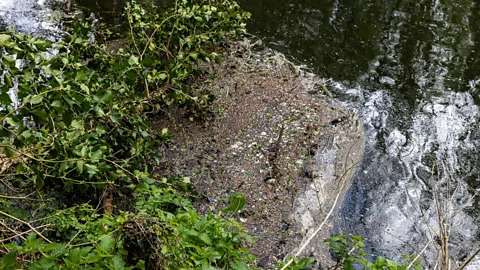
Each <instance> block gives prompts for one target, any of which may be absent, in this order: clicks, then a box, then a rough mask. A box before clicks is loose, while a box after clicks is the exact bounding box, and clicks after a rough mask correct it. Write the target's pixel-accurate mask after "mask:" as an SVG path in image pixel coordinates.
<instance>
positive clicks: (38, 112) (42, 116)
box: [32, 108, 48, 122]
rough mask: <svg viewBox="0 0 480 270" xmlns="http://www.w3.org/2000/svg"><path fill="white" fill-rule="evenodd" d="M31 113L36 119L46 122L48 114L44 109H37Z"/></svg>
mask: <svg viewBox="0 0 480 270" xmlns="http://www.w3.org/2000/svg"><path fill="white" fill-rule="evenodd" d="M32 113H33V114H34V115H35V116H37V117H38V119H39V120H41V121H43V122H48V114H47V112H46V111H45V109H44V108H37V109H34V110H32Z"/></svg>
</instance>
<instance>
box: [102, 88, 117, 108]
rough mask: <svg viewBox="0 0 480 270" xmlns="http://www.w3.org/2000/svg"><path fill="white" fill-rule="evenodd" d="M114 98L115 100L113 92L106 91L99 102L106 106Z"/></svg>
mask: <svg viewBox="0 0 480 270" xmlns="http://www.w3.org/2000/svg"><path fill="white" fill-rule="evenodd" d="M114 98H115V93H113V91H107V92H105V94H104V95H103V96H102V98H100V102H102V103H104V104H107V105H108V104H110V103H112V101H113V99H114Z"/></svg>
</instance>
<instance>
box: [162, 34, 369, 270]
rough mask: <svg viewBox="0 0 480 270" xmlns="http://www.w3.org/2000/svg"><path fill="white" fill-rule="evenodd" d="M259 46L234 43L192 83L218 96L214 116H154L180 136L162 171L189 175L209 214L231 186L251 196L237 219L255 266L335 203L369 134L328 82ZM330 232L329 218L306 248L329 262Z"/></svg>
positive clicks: (289, 248) (300, 236)
mask: <svg viewBox="0 0 480 270" xmlns="http://www.w3.org/2000/svg"><path fill="white" fill-rule="evenodd" d="M252 46H253V45H251V44H250V42H249V41H243V42H240V43H237V44H235V45H232V46H231V48H229V49H227V50H226V53H225V54H224V55H223V59H222V63H221V64H220V65H210V64H208V65H204V66H203V68H204V69H205V70H206V71H207V74H208V76H207V78H205V79H204V80H202V82H200V83H197V84H196V85H195V87H198V88H202V89H209V90H211V91H212V92H213V94H214V95H215V96H216V98H217V99H216V101H215V103H214V106H213V109H212V111H214V112H215V113H214V114H213V115H214V116H212V117H210V118H209V119H207V120H205V119H203V120H197V119H195V117H194V116H192V115H190V114H188V113H187V112H186V111H184V110H183V109H180V108H176V109H175V108H172V110H169V111H168V113H167V112H166V113H165V115H162V116H159V117H158V118H157V119H156V122H155V125H156V126H157V127H158V128H159V129H160V128H164V127H167V128H168V129H169V132H170V133H172V135H173V141H172V143H171V144H170V145H169V146H166V147H165V148H163V149H161V150H160V151H161V156H162V157H163V160H162V162H161V165H160V167H159V168H158V172H159V173H161V174H162V175H165V176H189V177H190V178H191V181H192V183H193V184H194V185H195V187H196V189H197V191H198V192H199V196H198V198H197V200H196V205H197V207H198V208H199V209H200V211H203V212H207V211H213V212H219V211H220V209H221V208H222V207H224V206H225V204H226V202H225V201H223V200H222V199H224V198H227V197H228V196H229V195H230V194H232V193H233V192H241V193H243V194H245V198H246V199H247V206H246V207H245V209H244V210H243V211H242V212H240V213H239V214H238V215H237V216H235V217H236V218H237V219H238V220H239V221H240V222H241V223H242V224H243V225H244V226H245V227H246V228H247V230H248V232H249V233H250V234H252V235H253V236H254V238H255V244H254V245H253V246H251V247H250V249H251V250H252V252H253V253H254V254H255V255H257V256H258V266H259V267H262V268H270V267H272V266H273V265H275V263H276V262H277V261H278V260H280V259H282V258H283V257H284V256H285V255H287V254H291V253H292V252H294V251H295V250H296V249H298V247H299V246H300V244H301V243H302V242H303V241H305V239H306V238H307V237H308V236H310V234H311V233H312V232H313V231H314V230H315V229H316V227H318V225H319V224H320V223H321V222H322V221H323V219H324V217H325V215H326V213H327V212H328V211H329V210H330V209H331V208H332V207H334V200H335V197H336V195H337V193H339V192H340V193H341V195H342V194H343V193H342V191H343V190H344V189H345V188H346V187H347V186H348V180H349V179H350V176H351V174H352V173H353V171H354V167H355V165H356V163H357V161H358V160H359V159H360V157H361V155H362V153H363V146H364V138H363V131H362V125H361V123H360V121H359V120H358V118H357V116H356V113H355V112H353V111H350V110H348V109H347V108H345V107H343V106H341V105H340V104H339V103H337V102H336V101H334V100H332V99H331V98H329V97H328V91H327V90H326V88H325V87H324V84H323V81H322V79H321V78H319V77H317V76H316V75H313V74H311V73H309V72H307V71H306V70H303V69H302V68H300V67H298V66H295V65H293V64H292V63H290V62H288V61H287V60H286V59H285V58H284V56H283V55H281V54H278V53H276V52H274V51H272V50H268V49H265V48H261V47H259V46H258V47H252ZM252 50H256V52H252ZM342 184H343V185H342ZM342 187H343V188H342ZM339 198H340V199H339V201H341V198H342V196H339ZM331 228H332V223H328V222H327V224H326V226H325V227H324V229H323V230H322V231H321V233H320V234H319V235H317V237H316V238H315V240H314V241H313V242H312V243H311V244H310V245H309V247H308V248H307V249H305V251H304V253H302V254H303V255H306V256H311V255H313V256H315V257H316V258H317V259H319V260H320V261H321V262H323V264H328V263H329V260H330V255H329V252H328V249H327V246H326V245H325V244H324V243H323V240H324V239H325V238H327V237H328V236H329V235H330V232H331Z"/></svg>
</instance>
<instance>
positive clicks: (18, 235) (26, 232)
mask: <svg viewBox="0 0 480 270" xmlns="http://www.w3.org/2000/svg"><path fill="white" fill-rule="evenodd" d="M50 225H51V224H45V225H42V226H38V227H37V229H40V228H45V227H48V226H50ZM32 231H33V230H32V229H30V230H27V231H24V232H21V233H17V234H16V235H13V236H10V237H8V238H5V239H2V240H0V243H2V244H3V243H5V242H7V241H8V240H10V239H13V238H15V237H20V238H22V239H23V240H24V241H25V240H26V239H25V238H24V237H23V236H22V235H25V234H28V233H30V232H32Z"/></svg>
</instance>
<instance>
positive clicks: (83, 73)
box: [75, 67, 88, 82]
mask: <svg viewBox="0 0 480 270" xmlns="http://www.w3.org/2000/svg"><path fill="white" fill-rule="evenodd" d="M87 79H88V70H87V68H85V67H82V68H81V69H80V70H78V71H77V74H76V75H75V81H78V82H80V81H86V80H87Z"/></svg>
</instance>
